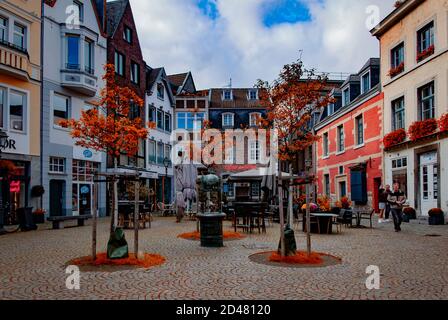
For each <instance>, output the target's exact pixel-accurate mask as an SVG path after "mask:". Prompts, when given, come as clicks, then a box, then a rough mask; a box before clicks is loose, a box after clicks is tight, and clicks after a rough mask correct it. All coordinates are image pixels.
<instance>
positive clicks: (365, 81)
mask: <svg viewBox="0 0 448 320" xmlns="http://www.w3.org/2000/svg"><path fill="white" fill-rule="evenodd" d="M369 90H370V71H369V72H367V73H365V74H364V75H363V76H362V77H361V93H366V92H367V91H369Z"/></svg>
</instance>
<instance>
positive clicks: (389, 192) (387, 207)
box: [384, 185, 392, 222]
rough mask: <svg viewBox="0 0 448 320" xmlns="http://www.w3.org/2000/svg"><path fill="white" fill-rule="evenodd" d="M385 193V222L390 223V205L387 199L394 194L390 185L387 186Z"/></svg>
mask: <svg viewBox="0 0 448 320" xmlns="http://www.w3.org/2000/svg"><path fill="white" fill-rule="evenodd" d="M384 192H385V194H386V195H385V197H386V208H385V218H386V219H385V220H384V222H390V221H391V220H390V204H389V202H388V201H387V198H388V197H389V195H390V194H391V193H392V191H391V190H390V185H386V190H384Z"/></svg>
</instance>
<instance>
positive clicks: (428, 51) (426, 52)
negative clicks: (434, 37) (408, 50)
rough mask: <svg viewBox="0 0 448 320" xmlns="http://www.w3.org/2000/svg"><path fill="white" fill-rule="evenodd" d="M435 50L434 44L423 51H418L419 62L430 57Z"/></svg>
mask: <svg viewBox="0 0 448 320" xmlns="http://www.w3.org/2000/svg"><path fill="white" fill-rule="evenodd" d="M434 50H435V47H434V45H432V46H429V47H428V48H427V49H426V50H423V51H422V52H420V53H417V62H420V61H422V60H424V59H426V58H428V57H429V56H430V55H433V54H434Z"/></svg>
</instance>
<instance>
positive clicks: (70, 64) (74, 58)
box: [66, 35, 79, 70]
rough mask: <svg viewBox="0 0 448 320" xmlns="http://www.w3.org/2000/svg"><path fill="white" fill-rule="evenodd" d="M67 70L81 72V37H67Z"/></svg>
mask: <svg viewBox="0 0 448 320" xmlns="http://www.w3.org/2000/svg"><path fill="white" fill-rule="evenodd" d="M66 67H67V69H69V70H79V37H78V36H75V35H68V36H67V66H66Z"/></svg>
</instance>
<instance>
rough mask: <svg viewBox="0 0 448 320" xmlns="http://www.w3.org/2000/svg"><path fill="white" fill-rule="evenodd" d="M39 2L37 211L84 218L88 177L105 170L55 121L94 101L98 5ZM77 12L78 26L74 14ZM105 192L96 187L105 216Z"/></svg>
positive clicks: (102, 60)
mask: <svg viewBox="0 0 448 320" xmlns="http://www.w3.org/2000/svg"><path fill="white" fill-rule="evenodd" d="M97 3H98V6H99V7H97V5H96V4H95V1H93V0H82V1H81V0H76V1H73V0H57V1H45V5H44V6H43V28H44V33H43V52H44V75H43V105H42V110H43V117H42V118H43V122H42V139H43V143H42V176H43V186H44V188H45V190H46V193H45V195H44V198H43V207H44V208H45V209H46V210H47V212H48V213H49V215H51V216H60V215H67V216H71V215H79V214H85V213H89V211H90V209H91V207H92V201H93V173H94V172H95V171H97V170H105V164H106V162H105V160H106V157H105V155H104V154H102V153H98V152H95V151H93V150H88V149H85V148H80V147H77V146H75V145H74V144H75V141H74V140H73V139H72V138H71V136H70V133H69V130H67V129H64V128H62V127H61V126H60V125H59V121H61V120H64V119H72V118H75V119H76V118H78V117H79V116H80V114H81V110H83V109H88V108H90V107H91V106H92V102H93V101H96V100H98V99H99V94H100V90H101V89H102V88H103V87H104V82H103V80H102V75H103V74H104V69H103V67H104V65H105V64H106V61H107V36H106V35H105V33H104V19H105V17H104V16H102V13H103V12H104V8H103V7H102V6H103V5H104V2H102V1H97ZM77 12H79V25H77V19H76V14H77ZM105 190H106V187H105V185H100V190H99V193H98V194H99V203H98V208H99V209H100V214H104V213H105V207H106V201H105V198H106V191H105Z"/></svg>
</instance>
